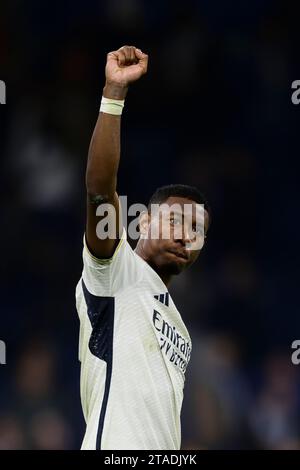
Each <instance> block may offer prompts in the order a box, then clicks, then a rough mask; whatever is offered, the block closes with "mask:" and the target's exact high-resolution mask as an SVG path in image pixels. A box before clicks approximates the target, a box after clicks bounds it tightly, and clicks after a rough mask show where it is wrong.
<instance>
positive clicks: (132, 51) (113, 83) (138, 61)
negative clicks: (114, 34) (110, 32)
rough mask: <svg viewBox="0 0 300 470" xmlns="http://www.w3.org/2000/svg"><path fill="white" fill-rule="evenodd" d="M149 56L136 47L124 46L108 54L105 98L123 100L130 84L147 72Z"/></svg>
mask: <svg viewBox="0 0 300 470" xmlns="http://www.w3.org/2000/svg"><path fill="white" fill-rule="evenodd" d="M147 66H148V56H147V54H144V53H143V52H142V51H141V50H140V49H137V48H136V47H134V46H123V47H121V48H120V49H118V50H117V51H113V52H109V53H108V54H107V62H106V67H105V77H106V84H105V88H104V96H106V97H107V98H123V97H124V96H125V95H126V91H125V90H127V87H128V85H129V84H130V83H132V82H135V81H136V80H138V79H139V78H140V77H141V76H142V75H144V74H145V73H146V72H147Z"/></svg>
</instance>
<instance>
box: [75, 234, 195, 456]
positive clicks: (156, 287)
mask: <svg viewBox="0 0 300 470" xmlns="http://www.w3.org/2000/svg"><path fill="white" fill-rule="evenodd" d="M83 265H84V267H83V274H82V278H81V279H80V281H79V283H78V285H77V289H76V305H77V310H78V314H79V318H80V338H79V360H80V361H81V384H80V389H81V402H82V408H83V413H84V417H85V421H86V432H85V436H84V440H83V443H82V449H108V450H116V449H117V450H121V449H126V450H132V449H133V450H139V449H145V450H151V449H155V450H160V449H162V450H163V449H165V450H168V449H169V450H173V449H174V450H176V449H177V450H178V449H180V443H181V427H180V412H181V405H182V399H183V387H184V372H185V369H186V366H187V364H188V361H189V358H190V353H191V339H190V336H189V334H188V331H187V329H186V327H185V325H184V323H183V321H182V318H181V316H180V314H179V312H178V310H177V308H176V307H175V305H174V303H173V300H172V298H171V296H170V294H169V292H168V290H167V288H166V286H165V284H164V283H163V281H162V280H161V278H160V277H159V276H158V274H157V273H156V272H155V271H154V270H153V269H152V268H151V267H150V266H149V265H148V263H146V262H145V261H144V260H143V259H142V258H141V257H140V256H139V255H137V254H136V253H135V252H134V251H133V250H132V248H131V247H130V245H129V243H128V242H127V240H126V231H125V229H124V230H123V236H122V239H121V240H120V243H119V245H118V247H117V249H116V251H115V253H114V256H113V257H112V258H111V259H109V260H99V259H97V258H95V257H93V256H92V255H91V254H90V253H89V251H88V248H87V246H86V244H85V243H84V249H83Z"/></svg>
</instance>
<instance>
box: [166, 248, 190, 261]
mask: <svg viewBox="0 0 300 470" xmlns="http://www.w3.org/2000/svg"><path fill="white" fill-rule="evenodd" d="M168 252H169V253H171V254H172V255H174V256H176V258H180V259H184V260H185V261H188V259H189V256H188V254H187V253H186V252H182V251H171V250H168Z"/></svg>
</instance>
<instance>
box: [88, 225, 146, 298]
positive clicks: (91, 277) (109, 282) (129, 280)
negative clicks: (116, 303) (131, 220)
mask: <svg viewBox="0 0 300 470" xmlns="http://www.w3.org/2000/svg"><path fill="white" fill-rule="evenodd" d="M141 275H142V273H141V265H140V263H139V260H138V255H137V254H136V253H135V252H134V251H133V249H132V248H131V246H130V245H129V243H128V241H127V235H126V230H125V228H123V233H122V237H121V239H120V241H119V244H118V246H117V248H116V250H115V252H114V255H113V256H112V257H111V258H108V259H99V258H96V257H95V256H93V255H92V254H91V253H90V251H89V249H88V247H87V244H86V240H85V236H84V246H83V273H82V279H83V281H84V283H85V285H86V287H87V289H88V290H89V291H90V292H91V293H92V294H94V295H97V296H115V295H116V293H117V292H118V291H121V290H123V289H124V288H126V287H127V286H129V285H131V284H133V283H135V282H137V281H138V280H139V278H140V277H141Z"/></svg>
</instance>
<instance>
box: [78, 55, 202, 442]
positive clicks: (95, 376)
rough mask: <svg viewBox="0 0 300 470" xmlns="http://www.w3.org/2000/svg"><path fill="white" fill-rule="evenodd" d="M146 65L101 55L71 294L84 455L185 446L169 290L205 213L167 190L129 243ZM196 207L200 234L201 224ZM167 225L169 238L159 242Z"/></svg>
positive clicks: (175, 188) (191, 195)
mask: <svg viewBox="0 0 300 470" xmlns="http://www.w3.org/2000/svg"><path fill="white" fill-rule="evenodd" d="M147 64H148V56H147V55H146V54H144V53H143V52H142V51H141V50H140V49H137V48H136V47H133V46H123V47H121V48H120V49H118V50H117V51H114V52H110V53H109V54H108V55H107V63H106V69H105V75H106V83H105V86H104V89H103V97H102V101H101V108H100V114H99V118H98V121H97V124H96V127H95V130H94V133H93V136H92V140H91V144H90V149H89V156H88V163H87V171H86V187H87V225H86V233H85V237H84V248H83V273H82V278H81V279H80V281H79V283H78V285H77V289H76V305H77V311H78V314H79V318H80V339H79V359H80V361H81V402H82V408H83V413H84V417H85V421H86V432H85V436H84V440H83V443H82V449H110V450H116V449H129V450H131V449H145V450H150V449H156V450H159V449H169V450H173V449H174V450H176V449H180V445H181V427H180V412H181V405H182V399H183V387H184V373H185V370H186V367H187V364H188V361H189V358H190V354H191V339H190V336H189V333H188V331H187V329H186V327H185V324H184V322H183V320H182V318H181V316H180V313H179V312H178V310H177V308H176V306H175V304H174V302H173V299H172V298H171V295H170V293H169V291H168V286H169V284H170V281H171V279H172V277H173V276H174V275H176V274H179V273H180V272H181V271H183V270H184V269H186V268H187V267H188V266H190V265H191V264H193V263H194V261H195V260H196V259H197V257H198V255H199V252H200V249H201V246H202V245H203V243H204V236H205V233H206V231H207V228H208V225H209V209H208V207H207V205H206V201H205V200H204V198H203V196H202V195H201V193H200V192H199V191H198V190H197V189H196V188H193V187H190V186H186V185H170V186H164V187H162V188H159V189H157V190H156V191H155V193H154V195H153V196H152V198H151V200H150V203H149V210H148V211H145V212H144V213H143V214H142V215H141V217H140V224H139V231H140V239H139V241H138V243H137V246H136V249H135V250H133V249H132V248H131V247H130V245H129V243H128V242H127V240H126V231H125V228H123V227H122V222H120V220H119V219H120V214H121V209H120V204H119V199H118V194H117V192H116V190H117V172H118V165H119V158H120V123H121V113H122V109H123V105H124V100H125V97H126V93H127V89H128V86H129V84H131V83H133V82H135V81H136V80H138V79H139V78H141V76H142V75H144V74H145V73H146V72H147ZM155 204H156V206H155V207H156V208H157V210H156V211H153V212H152V210H151V207H152V206H153V205H155ZM185 206H188V207H190V208H191V211H190V217H186V219H185V212H184V210H182V213H180V210H179V211H178V210H175V209H174V210H173V207H177V208H178V207H179V208H181V209H184V207H185ZM104 207H105V208H107V207H111V208H112V209H113V210H112V211H108V212H105V214H107V213H108V214H110V215H109V217H110V219H109V222H110V223H111V224H112V226H114V227H115V228H116V235H115V236H109V237H107V238H104V237H102V236H101V234H100V236H99V231H98V228H99V222H101V220H102V221H103V219H104V211H101V208H102V209H103V208H104ZM168 208H172V210H170V211H168ZM201 208H202V216H203V217H202V220H203V224H202V229H203V230H201V227H200V225H201V224H200V225H199V223H198V220H200V219H201V218H200V219H199V217H198V218H197V214H198V213H200V214H201ZM199 211H200V212H199ZM100 213H101V214H102V215H100ZM197 224H198V225H197ZM97 227H98V228H97ZM166 227H167V228H168V229H169V237H163V236H161V235H162V234H163V233H165V232H163V230H164V229H165V228H166ZM155 230H156V231H155ZM154 233H158V236H155V237H154V236H152V234H154ZM197 243H198V245H197Z"/></svg>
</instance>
